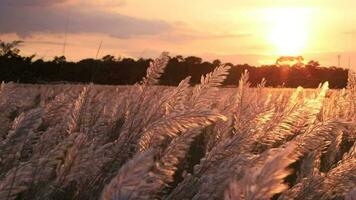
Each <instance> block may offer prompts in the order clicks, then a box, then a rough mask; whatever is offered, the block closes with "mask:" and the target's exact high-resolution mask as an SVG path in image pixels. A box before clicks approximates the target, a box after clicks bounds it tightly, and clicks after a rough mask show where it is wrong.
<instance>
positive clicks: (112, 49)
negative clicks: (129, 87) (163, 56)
mask: <svg viewBox="0 0 356 200" xmlns="http://www.w3.org/2000/svg"><path fill="white" fill-rule="evenodd" d="M355 10H356V1H355V0H299V1H297V0H294V1H292V0H289V1H288V0H249V1H237V0H219V1H216V0H199V1H198V0H189V1H188V0H151V1H147V0H126V1H125V0H0V39H2V40H14V39H21V40H24V41H25V44H24V46H23V47H22V50H23V53H24V54H25V55H30V54H33V53H36V54H37V56H38V57H43V58H45V59H51V58H53V57H54V56H55V55H61V54H62V52H63V43H64V41H66V44H67V45H66V48H65V56H66V57H67V58H69V59H71V60H78V59H81V58H84V57H95V56H96V52H97V49H98V46H99V44H100V43H101V42H102V49H101V51H100V55H99V57H101V56H103V55H104V54H112V55H115V56H130V57H135V58H136V57H155V56H157V55H158V54H159V53H160V52H162V51H169V52H171V54H173V55H176V54H180V55H184V56H187V55H196V56H200V57H202V58H204V59H207V60H212V59H214V58H219V59H221V60H222V61H224V62H233V63H249V64H267V63H272V62H273V61H274V60H275V58H276V57H278V56H280V55H303V56H304V57H305V58H307V59H315V60H320V62H321V63H322V64H324V65H337V55H338V54H341V55H342V56H341V58H342V65H343V66H345V67H347V66H348V63H349V58H350V60H351V64H353V65H356V12H355ZM66 33H67V34H66ZM65 38H66V39H65ZM354 68H355V67H354ZM355 69H356V68H355Z"/></svg>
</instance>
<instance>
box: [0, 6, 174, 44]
mask: <svg viewBox="0 0 356 200" xmlns="http://www.w3.org/2000/svg"><path fill="white" fill-rule="evenodd" d="M6 1H9V2H10V0H6ZM15 2H17V3H20V2H22V3H26V2H27V3H28V4H31V3H32V5H35V4H36V5H52V4H53V3H59V2H63V0H62V1H61V0H51V1H45V0H31V1H30V0H27V1H26V0H22V1H19V0H16V1H15ZM15 2H14V3H15ZM41 2H46V3H44V4H41ZM51 3H52V4H51ZM21 5H24V4H21ZM67 24H68V26H67ZM0 27H1V28H0V33H16V34H18V35H20V36H23V37H25V36H29V35H31V34H33V33H63V32H65V31H66V30H67V32H68V33H101V34H107V35H110V36H113V37H118V38H127V37H134V36H139V35H155V34H158V33H161V32H164V31H167V30H170V29H171V28H172V27H171V26H170V24H168V23H167V22H164V21H159V20H145V19H138V18H134V17H130V16H126V15H122V14H118V13H112V12H105V11H103V10H95V9H94V8H92V7H90V6H89V7H71V9H70V10H68V7H65V6H64V7H50V6H20V5H19V6H1V7H0Z"/></svg>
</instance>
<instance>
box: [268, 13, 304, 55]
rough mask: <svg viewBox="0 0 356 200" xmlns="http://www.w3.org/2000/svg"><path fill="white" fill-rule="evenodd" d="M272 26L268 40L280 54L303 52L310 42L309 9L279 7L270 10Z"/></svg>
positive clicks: (298, 53)
mask: <svg viewBox="0 0 356 200" xmlns="http://www.w3.org/2000/svg"><path fill="white" fill-rule="evenodd" d="M267 14H268V16H269V19H270V20H271V24H272V27H270V33H269V34H268V40H269V42H270V43H271V45H272V46H273V47H272V49H274V51H275V53H276V54H279V55H293V56H295V55H300V54H303V53H304V51H305V49H306V46H307V43H308V32H309V29H310V28H309V25H308V24H309V19H308V15H309V13H308V11H307V10H304V9H299V8H278V9H271V10H269V11H268V13H267Z"/></svg>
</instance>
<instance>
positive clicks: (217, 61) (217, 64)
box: [213, 59, 221, 66]
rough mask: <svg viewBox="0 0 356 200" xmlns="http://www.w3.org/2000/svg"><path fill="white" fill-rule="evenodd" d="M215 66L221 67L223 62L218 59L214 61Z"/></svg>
mask: <svg viewBox="0 0 356 200" xmlns="http://www.w3.org/2000/svg"><path fill="white" fill-rule="evenodd" d="M213 65H214V66H219V65H221V61H220V60H219V59H216V60H214V61H213Z"/></svg>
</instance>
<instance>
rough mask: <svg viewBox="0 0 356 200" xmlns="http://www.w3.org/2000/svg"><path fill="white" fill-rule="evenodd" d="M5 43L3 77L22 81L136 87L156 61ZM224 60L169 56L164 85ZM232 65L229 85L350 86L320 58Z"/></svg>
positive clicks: (0, 54) (195, 77)
mask: <svg viewBox="0 0 356 200" xmlns="http://www.w3.org/2000/svg"><path fill="white" fill-rule="evenodd" d="M0 42H1V40H0ZM20 43H21V42H20V41H15V42H12V43H5V42H1V45H2V46H1V49H0V81H5V82H9V81H14V82H20V83H58V82H70V83H89V82H93V83H96V84H108V85H131V84H134V83H136V82H138V81H140V80H141V79H142V77H144V76H145V74H146V70H147V68H148V66H149V63H150V62H151V61H152V60H151V59H142V58H141V59H138V60H134V59H131V58H123V59H116V58H115V57H113V56H110V55H107V56H104V57H103V58H102V59H90V58H89V59H83V60H81V61H78V62H69V61H66V58H65V57H63V56H61V57H55V58H54V59H53V60H52V61H44V60H42V59H38V60H34V57H35V56H30V57H23V56H21V55H19V52H20V50H19V49H18V48H17V45H18V44H20ZM220 64H221V62H220V61H219V60H215V61H213V62H203V61H202V59H201V58H199V57H194V56H190V57H185V58H184V57H182V56H175V57H170V60H169V63H168V65H167V68H166V71H165V73H164V74H163V76H162V78H161V80H160V84H161V85H178V83H179V82H180V80H182V79H184V78H185V77H187V76H191V77H192V78H191V83H192V84H197V83H199V82H200V77H201V75H203V74H207V73H209V72H211V71H213V69H214V68H215V67H216V66H218V65H220ZM227 65H230V66H231V70H230V72H229V76H228V77H227V79H226V80H225V82H224V85H225V86H229V85H237V82H238V80H239V79H240V75H241V74H242V72H243V71H244V70H246V69H247V70H248V71H249V73H250V77H251V78H250V82H251V84H252V86H256V85H257V84H258V83H260V82H261V80H262V78H265V79H266V81H267V84H266V86H270V87H280V86H284V87H297V86H302V87H305V88H315V87H317V86H318V85H319V83H321V82H325V81H329V83H330V87H331V88H344V87H345V86H346V84H347V74H348V71H347V70H345V69H341V68H336V67H320V66H319V64H318V62H315V61H310V62H309V63H308V64H306V65H304V66H301V65H299V64H295V65H293V66H280V65H277V64H276V65H268V66H267V65H266V66H260V67H254V66H250V65H248V64H244V65H233V64H231V63H227Z"/></svg>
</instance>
